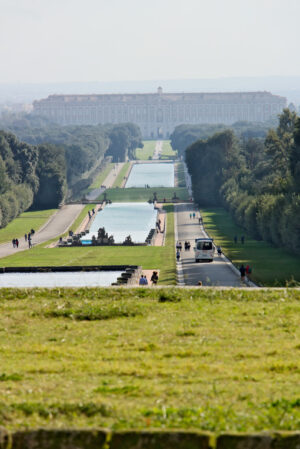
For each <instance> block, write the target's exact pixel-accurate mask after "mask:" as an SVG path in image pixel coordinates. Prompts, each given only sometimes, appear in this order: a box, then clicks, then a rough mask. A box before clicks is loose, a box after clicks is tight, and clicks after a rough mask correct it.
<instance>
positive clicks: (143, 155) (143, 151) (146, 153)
mask: <svg viewBox="0 0 300 449" xmlns="http://www.w3.org/2000/svg"><path fill="white" fill-rule="evenodd" d="M143 144H144V147H143V148H137V149H136V150H135V157H136V159H138V160H142V161H147V160H148V159H149V158H151V159H152V157H153V154H154V150H155V144H156V140H144V141H143Z"/></svg>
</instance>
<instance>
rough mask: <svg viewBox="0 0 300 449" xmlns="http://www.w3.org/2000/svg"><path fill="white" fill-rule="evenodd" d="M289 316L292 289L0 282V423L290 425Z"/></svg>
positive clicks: (299, 308)
mask: <svg viewBox="0 0 300 449" xmlns="http://www.w3.org/2000/svg"><path fill="white" fill-rule="evenodd" d="M299 314H300V292H299V290H298V291H297V290H293V289H289V290H279V291H275V290H273V291H272V290H268V291H263V290H262V291H253V290H250V291H249V290H248V291H246V290H244V291H242V290H239V289H231V290H230V289H227V290H216V289H173V290H172V291H171V290H170V289H159V288H137V289H101V288H90V289H89V288H84V289H52V290H51V289H49V290H48V289H32V290H30V289H27V290H26V289H23V290H16V289H2V290H0V315H1V323H0V341H1V351H0V366H1V372H0V422H1V425H3V426H5V427H7V428H11V429H16V428H27V427H30V428H38V427H48V428H51V427H52V428H71V427H81V428H82V427H94V428H97V427H111V428H146V427H152V428H155V427H157V428H160V429H161V428H181V429H182V428H186V429H192V428H197V429H203V430H211V431H216V432H221V431H228V430H234V431H261V430H266V429H271V430H273V429H278V430H279V429H284V430H298V429H299V426H300V407H299V398H300V384H299V372H300V363H299V359H298V357H297V356H298V353H299V348H300V327H299ZM253 447H254V446H253ZM278 447H279V446H278Z"/></svg>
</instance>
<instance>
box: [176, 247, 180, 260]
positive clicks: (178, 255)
mask: <svg viewBox="0 0 300 449" xmlns="http://www.w3.org/2000/svg"><path fill="white" fill-rule="evenodd" d="M176 259H177V262H179V259H180V251H179V249H178V250H177V251H176Z"/></svg>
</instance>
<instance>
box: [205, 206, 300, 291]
mask: <svg viewBox="0 0 300 449" xmlns="http://www.w3.org/2000/svg"><path fill="white" fill-rule="evenodd" d="M201 214H202V216H203V219H204V224H205V229H206V231H207V232H208V234H209V235H210V236H211V237H213V238H214V240H215V243H216V244H217V245H221V247H222V249H223V251H224V253H225V254H226V255H227V256H228V257H229V258H230V259H231V260H232V261H233V263H234V264H235V265H237V266H238V267H239V266H240V265H241V264H242V263H243V264H249V265H250V266H251V267H252V275H251V278H252V279H253V280H254V281H255V282H256V283H258V284H260V285H266V286H282V285H283V286H285V285H293V284H295V283H294V281H293V279H294V280H295V281H297V282H298V283H300V263H299V261H300V259H299V256H298V257H297V256H294V255H292V254H290V253H288V252H287V251H285V250H283V249H281V248H275V247H272V246H271V245H270V244H268V243H266V242H263V241H258V240H254V239H252V238H251V237H250V236H249V235H248V234H247V232H246V231H245V230H244V229H243V228H241V227H239V226H237V225H236V224H235V223H234V221H233V219H232V218H231V215H230V214H229V212H227V211H225V210H224V209H221V208H219V209H201ZM235 235H236V236H237V237H238V243H237V244H236V245H235V243H234V236H235ZM242 235H244V236H245V244H244V245H242V244H241V241H240V238H241V236H242Z"/></svg>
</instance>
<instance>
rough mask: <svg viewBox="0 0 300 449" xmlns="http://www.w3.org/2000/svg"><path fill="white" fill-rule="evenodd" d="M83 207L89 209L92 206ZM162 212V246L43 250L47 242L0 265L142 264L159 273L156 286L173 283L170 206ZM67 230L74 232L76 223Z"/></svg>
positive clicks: (5, 260)
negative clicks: (164, 224) (164, 218)
mask: <svg viewBox="0 0 300 449" xmlns="http://www.w3.org/2000/svg"><path fill="white" fill-rule="evenodd" d="M87 207H89V208H90V209H91V207H92V205H89V206H87ZM165 209H166V210H167V212H168V215H167V235H166V245H165V246H156V247H155V246H136V247H121V246H119V247H108V246H106V247H99V246H98V247H81V248H76V247H74V248H45V246H46V245H47V244H49V242H47V243H45V244H43V245H39V246H37V247H34V248H32V249H31V250H30V251H24V252H20V253H16V254H14V255H13V256H8V257H4V258H3V259H1V266H3V267H9V266H10V267H12V266H15V267H20V266H46V265H47V266H53V265H62V266H64V265H123V264H124V265H127V264H128V265H142V267H143V268H144V269H149V270H150V269H155V268H156V269H159V270H161V271H160V279H159V284H165V285H170V284H175V283H176V267H175V255H174V245H175V243H174V216H173V206H172V205H166V206H165ZM86 214H87V208H85V209H84V210H83V211H82V213H81V216H82V218H81V217H80V216H79V217H78V219H77V221H78V224H77V226H78V225H79V224H80V222H81V221H82V219H83V218H84V216H85V215H86ZM80 218H81V220H80ZM71 228H72V229H73V230H75V229H76V222H75V225H72V226H71ZM55 240H57V239H55Z"/></svg>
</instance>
